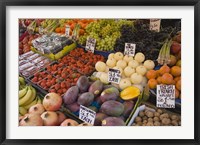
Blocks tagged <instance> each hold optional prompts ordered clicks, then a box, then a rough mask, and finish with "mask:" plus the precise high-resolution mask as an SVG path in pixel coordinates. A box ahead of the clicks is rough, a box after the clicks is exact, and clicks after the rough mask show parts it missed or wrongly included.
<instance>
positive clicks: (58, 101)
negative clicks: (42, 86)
mask: <svg viewBox="0 0 200 145" xmlns="http://www.w3.org/2000/svg"><path fill="white" fill-rule="evenodd" d="M42 103H43V106H44V108H45V109H46V110H47V111H57V110H59V109H60V107H61V105H62V97H61V96H60V95H58V94H56V93H48V94H47V95H46V96H45V97H44V100H43V102H42Z"/></svg>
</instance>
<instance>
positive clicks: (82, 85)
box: [76, 76, 90, 93]
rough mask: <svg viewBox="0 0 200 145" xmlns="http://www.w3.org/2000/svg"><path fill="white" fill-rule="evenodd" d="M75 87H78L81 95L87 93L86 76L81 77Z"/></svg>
mask: <svg viewBox="0 0 200 145" xmlns="http://www.w3.org/2000/svg"><path fill="white" fill-rule="evenodd" d="M76 85H77V86H78V88H79V90H80V92H81V93H84V92H87V90H88V88H89V85H90V84H89V79H88V78H87V77H86V76H81V77H80V78H79V79H78V81H77V83H76Z"/></svg>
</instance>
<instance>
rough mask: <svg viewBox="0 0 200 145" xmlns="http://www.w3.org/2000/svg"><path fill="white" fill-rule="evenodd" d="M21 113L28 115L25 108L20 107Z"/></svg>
mask: <svg viewBox="0 0 200 145" xmlns="http://www.w3.org/2000/svg"><path fill="white" fill-rule="evenodd" d="M19 113H20V114H21V115H22V116H24V115H25V114H26V113H27V110H26V109H25V108H24V107H19Z"/></svg>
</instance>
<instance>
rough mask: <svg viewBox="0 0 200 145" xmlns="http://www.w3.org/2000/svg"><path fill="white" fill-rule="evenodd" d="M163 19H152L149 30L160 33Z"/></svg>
mask: <svg viewBox="0 0 200 145" xmlns="http://www.w3.org/2000/svg"><path fill="white" fill-rule="evenodd" d="M160 23H161V19H150V26H149V29H150V30H152V31H156V32H160Z"/></svg>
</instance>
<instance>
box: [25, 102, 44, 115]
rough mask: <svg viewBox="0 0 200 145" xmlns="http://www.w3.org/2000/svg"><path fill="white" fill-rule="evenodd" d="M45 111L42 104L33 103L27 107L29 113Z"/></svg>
mask: <svg viewBox="0 0 200 145" xmlns="http://www.w3.org/2000/svg"><path fill="white" fill-rule="evenodd" d="M44 111H45V109H44V107H43V105H42V104H35V105H33V106H31V107H30V108H29V113H36V114H39V115H41V114H42V113H43V112H44Z"/></svg>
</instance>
